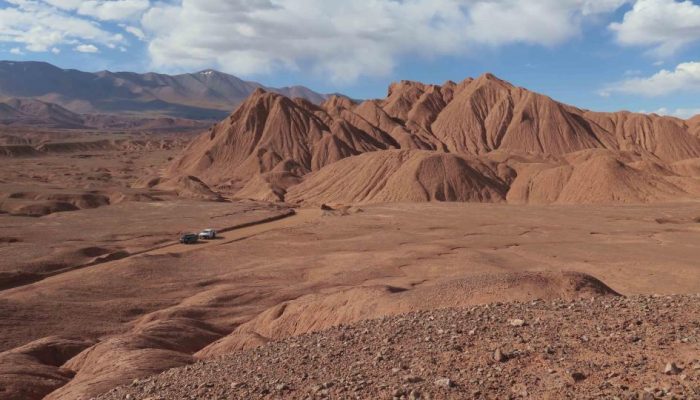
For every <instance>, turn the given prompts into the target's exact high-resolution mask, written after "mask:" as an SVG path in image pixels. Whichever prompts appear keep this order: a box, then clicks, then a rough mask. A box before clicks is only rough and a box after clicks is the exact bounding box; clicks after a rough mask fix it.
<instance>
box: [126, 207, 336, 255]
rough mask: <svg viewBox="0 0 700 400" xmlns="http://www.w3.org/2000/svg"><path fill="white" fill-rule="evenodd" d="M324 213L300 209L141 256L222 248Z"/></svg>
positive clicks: (161, 248)
mask: <svg viewBox="0 0 700 400" xmlns="http://www.w3.org/2000/svg"><path fill="white" fill-rule="evenodd" d="M322 213H323V211H321V210H317V209H298V210H295V213H294V215H291V216H288V217H284V218H281V219H277V220H274V221H270V222H261V223H256V224H254V225H251V226H246V227H242V228H237V229H233V230H230V231H227V232H224V233H220V234H218V237H217V238H216V239H214V240H200V241H199V242H197V243H195V244H181V243H172V244H169V245H165V246H163V247H159V248H157V249H153V250H148V251H145V252H143V253H140V254H146V255H159V254H178V253H185V252H188V251H194V250H201V249H205V248H208V247H212V246H221V245H224V244H228V243H232V242H236V241H239V240H243V239H247V238H249V237H251V236H255V235H258V234H260V233H263V232H269V231H271V230H275V229H283V228H290V227H293V226H297V225H299V224H302V223H304V222H309V221H313V220H314V219H316V218H319V217H320V216H321V215H322Z"/></svg>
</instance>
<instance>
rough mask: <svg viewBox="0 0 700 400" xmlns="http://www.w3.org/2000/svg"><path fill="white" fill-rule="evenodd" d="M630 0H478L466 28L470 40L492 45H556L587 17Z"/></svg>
mask: <svg viewBox="0 0 700 400" xmlns="http://www.w3.org/2000/svg"><path fill="white" fill-rule="evenodd" d="M628 1H629V0H539V1H518V0H496V1H476V2H473V4H472V5H471V7H470V8H469V16H470V18H469V23H468V25H467V30H466V31H467V34H468V39H469V40H473V41H476V42H480V43H488V44H492V45H502V44H508V43H513V42H524V43H532V44H541V45H556V44H559V43H562V42H564V41H566V40H568V39H571V38H572V37H574V36H577V35H578V34H579V33H580V31H581V24H582V21H583V20H584V18H586V17H590V16H593V15H596V14H601V13H609V12H611V11H615V10H617V9H618V8H620V7H621V6H622V5H623V4H625V3H627V2H628Z"/></svg>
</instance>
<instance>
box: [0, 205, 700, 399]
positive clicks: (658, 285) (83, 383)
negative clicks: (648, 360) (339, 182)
mask: <svg viewBox="0 0 700 400" xmlns="http://www.w3.org/2000/svg"><path fill="white" fill-rule="evenodd" d="M207 204H209V203H207ZM211 204H219V203H211ZM223 204H228V203H223ZM234 204H235V203H234ZM112 207H113V206H110V207H107V208H101V209H98V210H109V209H111V208H112ZM94 211H96V210H85V211H75V212H72V213H74V214H75V215H79V214H82V213H86V212H94ZM72 213H65V214H60V213H59V214H55V215H56V216H59V215H69V214H72ZM300 215H303V214H300ZM698 217H700V215H698V207H697V204H695V203H679V204H673V205H666V204H662V205H639V206H625V207H619V206H607V207H601V206H577V207H572V206H556V207H555V206H539V207H535V206H528V207H522V206H510V205H489V204H485V205H478V204H459V203H444V204H393V205H381V206H367V207H362V208H360V209H358V208H351V209H349V210H346V211H343V212H341V211H326V212H324V213H321V211H320V210H318V211H316V213H315V214H314V213H311V214H310V215H309V216H308V217H302V218H301V219H298V220H296V219H288V220H287V219H284V220H281V221H280V222H285V224H284V225H281V226H280V227H279V228H278V229H275V227H274V226H272V229H271V230H268V231H263V232H259V233H254V234H253V235H244V236H243V237H242V238H240V240H236V241H230V242H229V241H225V242H226V243H223V242H222V244H221V245H207V246H206V247H202V248H201V250H199V249H198V248H197V247H196V246H195V247H192V250H190V251H186V252H184V253H182V252H174V254H167V252H166V254H153V255H150V254H148V253H145V254H141V255H136V256H131V257H125V258H123V259H120V260H116V261H111V262H105V263H101V264H97V265H94V266H92V267H86V268H82V269H77V270H73V271H70V272H65V273H61V274H58V275H56V276H53V277H49V278H46V279H43V280H41V281H38V282H35V283H33V284H29V285H23V286H19V287H16V288H14V289H9V290H4V291H3V292H1V293H0V307H1V309H2V314H3V315H5V316H6V317H5V318H3V319H2V324H3V326H2V329H0V331H2V336H3V337H2V341H3V343H4V345H3V347H4V349H5V350H9V351H8V352H6V353H3V355H1V356H0V360H2V359H4V360H8V357H9V360H15V361H12V362H9V361H8V362H9V364H8V362H0V364H2V365H4V366H5V368H4V369H3V370H4V371H5V372H4V373H3V374H2V375H0V382H2V386H3V387H5V388H6V391H7V392H6V393H7V394H8V397H9V398H41V397H42V396H43V395H46V394H48V393H49V392H52V391H53V393H52V394H51V395H50V396H49V398H54V399H76V398H89V397H91V396H95V395H98V394H99V393H102V392H105V391H108V390H110V389H111V388H113V387H115V386H117V385H120V384H126V383H129V382H131V381H132V380H133V379H135V378H139V379H141V378H145V377H148V376H150V375H151V374H153V373H157V372H159V371H162V370H164V369H167V368H170V367H176V366H182V365H186V364H189V363H192V362H194V361H195V360H197V359H199V358H203V359H208V358H212V357H217V356H220V355H224V354H228V353H230V352H235V351H239V350H245V349H249V348H251V347H255V346H258V345H261V344H264V343H267V342H268V341H270V340H278V339H284V338H286V337H288V336H290V335H297V334H303V333H306V332H309V331H315V330H323V329H327V328H329V327H331V326H333V325H335V324H350V323H354V322H357V321H359V320H362V319H366V318H376V317H381V316H384V315H393V314H397V313H402V312H410V311H414V310H432V309H439V308H444V307H456V306H457V307H468V306H471V305H475V304H484V303H491V302H497V301H499V302H505V301H528V300H533V299H535V298H541V299H546V300H548V301H551V300H554V299H576V298H580V297H583V298H587V297H590V296H592V295H597V296H600V295H604V294H611V293H613V292H617V293H620V294H624V295H634V294H640V293H641V294H652V293H659V294H673V293H696V292H697V291H698V287H700V270H698V265H697V263H696V262H695V258H696V255H697V254H698V253H699V252H700V250H699V249H698V245H699V243H700V224H698V222H697V218H698ZM42 218H47V217H42ZM292 218H294V217H292ZM199 225H201V224H199ZM261 226H265V225H261ZM105 229H108V228H107V227H106V226H105ZM235 232H236V231H232V232H229V233H225V234H224V236H225V237H227V236H226V235H229V234H233V233H235ZM16 244H17V243H8V244H5V245H4V246H7V247H8V248H10V249H11V248H12V246H14V245H16ZM20 244H21V243H20ZM593 277H595V278H593ZM596 278H597V279H596ZM601 281H602V282H604V284H603V283H601ZM69 340H70V341H69ZM76 340H77V341H78V343H77V344H76V343H75V341H76ZM67 341H68V342H67ZM21 345H24V346H25V347H24V348H22V347H20V348H18V347H17V346H21ZM26 346H29V347H28V348H27V347H26ZM27 349H29V350H27ZM52 349H56V350H52ZM71 349H72V350H71ZM17 352H19V353H21V354H23V356H22V357H23V358H22V359H23V360H24V361H23V362H25V363H24V364H20V363H18V362H17V361H16V357H18V356H17V355H16V354H17ZM56 352H58V354H61V356H60V357H58V358H52V359H51V360H53V361H50V362H48V363H47V362H46V361H45V360H46V357H48V356H47V354H55V353H56ZM28 354H29V355H28ZM8 366H9V368H10V369H9V370H8V369H7V368H8ZM41 368H45V369H48V371H47V372H45V373H43V374H42V375H41V376H42V377H41V378H40V379H39V381H37V379H38V378H37V377H36V374H35V373H34V372H30V371H36V370H37V369H41ZM21 371H26V372H24V373H23V372H21ZM56 374H58V377H56ZM66 374H67V375H66ZM20 376H23V377H25V378H23V379H18V377H20ZM49 377H52V378H49ZM453 379H457V378H453ZM18 382H25V383H24V384H19V383H18ZM39 382H41V383H39ZM28 388H33V389H32V390H36V391H37V393H39V394H37V395H34V396H29V395H27V390H28ZM37 388H38V389H37Z"/></svg>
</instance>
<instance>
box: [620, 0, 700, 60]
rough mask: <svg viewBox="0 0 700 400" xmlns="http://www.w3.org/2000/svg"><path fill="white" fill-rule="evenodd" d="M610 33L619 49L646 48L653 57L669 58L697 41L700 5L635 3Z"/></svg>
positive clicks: (667, 0) (657, 0)
mask: <svg viewBox="0 0 700 400" xmlns="http://www.w3.org/2000/svg"><path fill="white" fill-rule="evenodd" d="M610 29H611V30H612V31H613V32H615V35H616V39H617V42H618V43H620V44H621V45H625V46H649V47H651V48H652V53H653V54H654V55H656V56H658V57H662V58H663V57H668V56H670V55H672V54H674V53H676V52H677V51H679V50H680V49H681V48H683V47H684V46H686V45H687V44H689V43H692V42H695V41H697V40H700V5H697V4H694V3H693V2H692V1H689V0H686V1H676V0H637V2H636V3H635V4H634V7H633V8H632V9H631V10H630V11H628V12H627V13H626V14H625V16H624V18H623V20H622V21H621V22H616V23H613V24H611V25H610Z"/></svg>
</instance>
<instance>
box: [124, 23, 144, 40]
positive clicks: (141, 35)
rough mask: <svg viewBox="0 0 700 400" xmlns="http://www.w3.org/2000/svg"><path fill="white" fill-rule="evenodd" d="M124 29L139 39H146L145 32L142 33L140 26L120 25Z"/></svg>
mask: <svg viewBox="0 0 700 400" xmlns="http://www.w3.org/2000/svg"><path fill="white" fill-rule="evenodd" d="M122 27H123V28H124V30H125V31H127V32H129V33H131V34H132V35H134V36H136V38H137V39H139V40H146V34H145V33H143V30H141V28H139V27H136V26H127V25H124V26H122Z"/></svg>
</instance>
